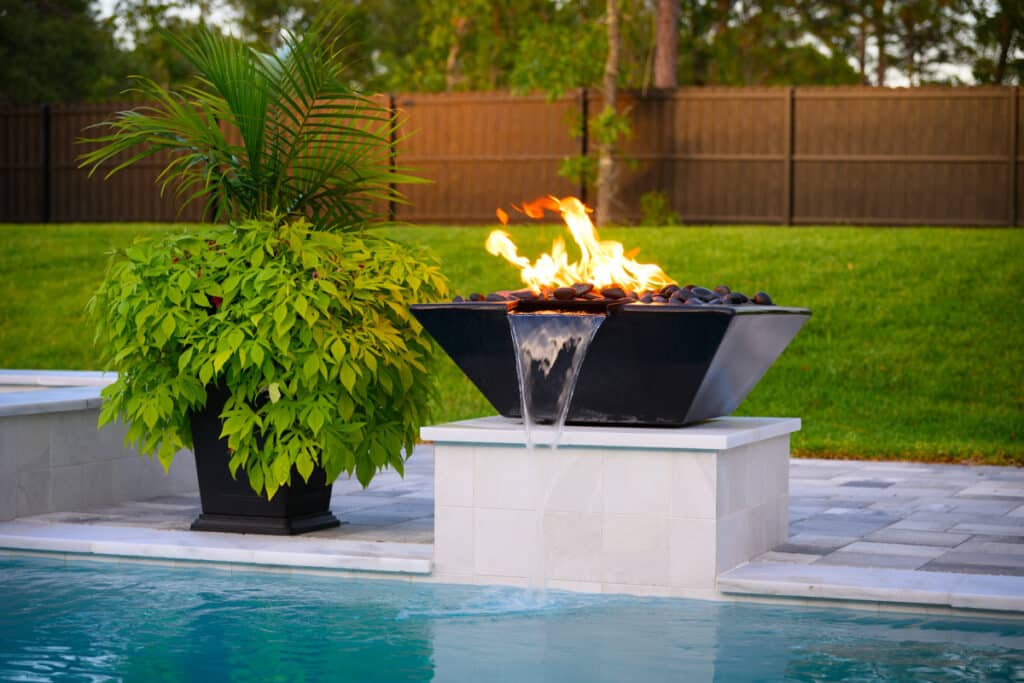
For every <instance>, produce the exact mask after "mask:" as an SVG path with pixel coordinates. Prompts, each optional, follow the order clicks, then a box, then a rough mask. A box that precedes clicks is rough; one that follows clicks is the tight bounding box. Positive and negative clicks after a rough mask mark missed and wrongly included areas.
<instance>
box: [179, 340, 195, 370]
mask: <svg viewBox="0 0 1024 683" xmlns="http://www.w3.org/2000/svg"><path fill="white" fill-rule="evenodd" d="M193 350H194V348H193V347H191V346H190V347H188V348H187V349H185V350H184V351H182V353H181V355H180V356H178V372H179V373H183V372H185V368H187V367H188V364H189V363H190V362H192V352H193Z"/></svg>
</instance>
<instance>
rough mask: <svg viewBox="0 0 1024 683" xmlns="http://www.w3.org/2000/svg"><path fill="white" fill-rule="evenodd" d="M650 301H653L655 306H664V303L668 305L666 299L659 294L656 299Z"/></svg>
mask: <svg viewBox="0 0 1024 683" xmlns="http://www.w3.org/2000/svg"><path fill="white" fill-rule="evenodd" d="M652 300H653V301H654V303H656V304H665V303H668V299H666V298H665V297H663V296H661V295H660V294H659V295H658V296H656V297H652Z"/></svg>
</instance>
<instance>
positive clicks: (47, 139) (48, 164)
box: [41, 103, 53, 223]
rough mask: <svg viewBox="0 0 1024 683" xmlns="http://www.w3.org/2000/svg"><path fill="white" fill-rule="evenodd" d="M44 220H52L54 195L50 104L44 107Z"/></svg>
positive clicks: (44, 221)
mask: <svg viewBox="0 0 1024 683" xmlns="http://www.w3.org/2000/svg"><path fill="white" fill-rule="evenodd" d="M42 176H43V178H42V180H43V183H42V185H43V191H42V193H41V194H42V218H43V223H49V222H50V220H51V219H52V217H53V216H52V214H51V211H52V209H51V207H52V205H53V202H52V196H51V195H52V193H53V113H52V111H51V109H50V105H49V103H47V104H44V105H43V163H42Z"/></svg>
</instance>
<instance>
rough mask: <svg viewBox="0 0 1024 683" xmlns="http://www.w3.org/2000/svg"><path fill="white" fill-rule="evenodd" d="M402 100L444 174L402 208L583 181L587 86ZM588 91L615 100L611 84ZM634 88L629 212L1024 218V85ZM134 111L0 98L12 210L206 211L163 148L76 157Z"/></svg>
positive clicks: (419, 162)
mask: <svg viewBox="0 0 1024 683" xmlns="http://www.w3.org/2000/svg"><path fill="white" fill-rule="evenodd" d="M384 101H385V100H384V99H382V100H381V102H382V103H383V102H384ZM393 101H394V103H395V106H396V107H397V109H398V112H399V115H400V116H405V117H406V118H405V120H404V122H403V126H402V129H401V131H400V134H399V139H398V141H397V143H396V145H395V148H394V157H395V159H396V161H397V163H398V165H399V166H401V167H408V168H412V169H415V171H418V174H419V175H421V176H423V177H425V178H428V179H429V180H430V181H432V182H430V183H429V184H425V185H415V186H409V187H406V188H404V189H405V193H406V196H407V198H408V200H409V202H410V204H408V205H405V204H399V205H398V206H396V207H394V209H395V214H396V217H397V218H398V219H400V220H406V221H414V222H424V223H428V222H434V223H455V224H458V223H491V222H493V221H494V209H495V207H497V206H505V205H508V204H509V203H512V202H518V201H520V200H523V199H532V198H534V197H537V196H541V195H545V194H555V195H565V194H580V188H579V187H578V186H576V184H575V183H572V182H569V181H567V180H565V179H564V178H561V177H559V176H558V174H557V171H558V167H559V165H560V163H561V161H562V159H564V158H565V157H569V156H574V155H578V154H580V153H581V152H582V149H581V139H579V138H574V137H572V136H571V135H570V124H571V121H572V120H573V119H574V118H576V119H577V120H578V117H579V116H580V108H581V105H582V104H583V101H584V100H583V98H582V94H581V93H573V94H570V95H568V96H566V97H563V98H562V99H559V100H557V101H555V102H548V101H547V100H546V99H545V98H544V97H543V96H524V97H518V96H512V95H509V94H507V93H461V94H404V95H396V96H394V98H393ZM586 101H587V102H588V105H589V111H590V113H591V114H594V113H596V112H598V111H600V107H601V102H600V98H599V96H598V94H597V93H596V91H591V92H590V93H589V94H588V95H587V98H586ZM622 101H623V104H624V105H625V106H626V107H628V108H629V111H630V116H631V118H632V125H633V131H634V136H633V138H632V139H631V140H629V141H627V142H625V143H624V144H623V145H621V148H620V150H619V154H620V158H621V159H622V160H623V161H624V162H626V163H624V164H623V166H622V172H621V176H620V177H621V181H622V184H621V189H620V193H619V201H618V205H617V210H618V217H619V218H621V219H623V220H626V221H632V220H636V219H638V218H639V217H640V198H641V197H642V195H643V194H644V193H645V192H649V191H652V190H654V191H659V192H663V193H665V194H666V195H667V197H668V199H669V201H670V205H671V206H672V208H673V209H674V210H675V211H676V212H677V213H679V215H680V216H681V217H682V218H683V220H684V221H686V222H689V223H706V222H744V223H790V222H792V223H800V224H811V223H825V224H827V223H864V224H883V225H885V224H887V225H902V224H924V225H929V224H931V225H941V224H947V225H1018V224H1020V223H1021V222H1022V217H1021V214H1022V213H1024V136H1022V134H1021V130H1022V128H1024V93H1022V92H1021V91H1020V89H1019V88H994V87H986V88H917V89H885V88H881V89H879V88H795V89H794V88H785V87H779V88H680V89H678V90H675V91H653V92H650V93H648V94H640V93H637V92H629V91H626V92H623V93H622ZM124 106H126V105H120V106H119V105H117V104H115V103H103V104H70V105H57V106H54V107H52V108H50V109H49V110H47V108H44V107H28V108H26V107H21V108H9V109H5V110H2V111H0V221H14V222H29V221H47V220H54V221H174V220H183V221H196V220H200V219H201V218H202V213H203V211H202V207H201V206H200V205H199V204H196V203H193V204H191V205H189V206H187V207H185V208H184V209H183V210H181V211H179V202H178V201H177V198H176V197H175V196H174V193H173V191H172V190H171V189H169V190H168V192H167V194H166V195H165V196H163V197H161V196H160V192H159V186H157V185H156V184H155V183H154V179H155V177H156V175H157V174H158V172H159V169H160V168H162V166H163V165H164V163H166V160H167V157H166V156H161V157H157V158H152V159H148V160H146V161H144V162H140V163H138V164H136V165H135V166H134V167H131V168H129V169H126V170H124V171H122V172H120V173H119V174H117V175H115V176H113V177H112V178H111V179H110V180H107V181H103V180H102V178H101V174H102V173H103V171H102V170H101V171H100V173H99V174H97V175H96V176H95V177H94V178H92V179H89V178H88V177H87V173H86V171H83V170H81V169H78V168H77V161H76V159H77V157H78V155H79V154H81V152H82V151H83V150H84V147H83V146H82V145H76V144H75V140H76V139H77V138H79V137H81V136H82V135H83V134H88V133H83V128H85V127H86V126H87V125H90V124H92V123H96V122H98V121H102V120H104V119H107V118H109V117H110V116H111V115H112V114H113V112H114V111H116V110H117V109H119V108H122V107H124ZM47 111H49V113H47ZM47 122H48V123H49V125H47ZM47 149H48V150H50V153H49V154H48V155H47V154H46V150H47ZM588 151H589V153H590V154H594V153H595V145H594V144H593V142H591V144H590V146H589V149H588ZM589 199H590V203H593V199H594V198H593V197H589ZM376 208H377V209H378V210H380V211H381V212H385V211H387V209H388V208H389V207H386V206H384V205H383V203H381V204H379V205H378V206H377V207H376Z"/></svg>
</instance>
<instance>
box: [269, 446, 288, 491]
mask: <svg viewBox="0 0 1024 683" xmlns="http://www.w3.org/2000/svg"><path fill="white" fill-rule="evenodd" d="M270 471H271V472H272V473H273V475H274V481H275V482H277V483H278V484H280V485H281V486H284V485H285V484H287V483H288V480H289V479H290V478H291V473H292V462H291V460H290V459H289V458H288V456H287V455H286V454H285V453H280V454H279V455H278V456H277V457H276V458H274V462H273V463H271V465H270Z"/></svg>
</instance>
